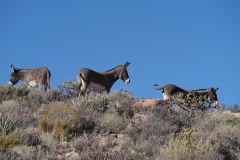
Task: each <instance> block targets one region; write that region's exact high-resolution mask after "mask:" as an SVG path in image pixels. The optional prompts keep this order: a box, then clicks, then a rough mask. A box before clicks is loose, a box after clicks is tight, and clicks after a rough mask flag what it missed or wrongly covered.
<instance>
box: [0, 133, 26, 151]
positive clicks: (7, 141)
mask: <svg viewBox="0 0 240 160" xmlns="http://www.w3.org/2000/svg"><path fill="white" fill-rule="evenodd" d="M21 144H22V142H21V141H20V140H19V139H18V138H16V137H15V136H12V135H1V136H0V146H1V147H2V148H4V149H9V148H13V147H14V146H18V145H21Z"/></svg>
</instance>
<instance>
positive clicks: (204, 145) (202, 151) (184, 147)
mask: <svg viewBox="0 0 240 160" xmlns="http://www.w3.org/2000/svg"><path fill="white" fill-rule="evenodd" d="M190 130H191V129H190ZM186 131H187V132H186ZM191 134H192V132H189V130H184V131H182V132H181V133H179V134H178V135H177V136H175V137H172V138H171V139H170V140H169V142H168V143H167V144H166V145H165V146H164V147H160V153H159V156H158V158H159V159H166V160H168V159H172V160H190V159H199V160H200V159H202V160H204V159H216V160H217V159H219V158H220V156H219V155H218V154H216V148H217V146H216V145H213V144H212V143H211V141H209V140H208V139H202V138H199V137H198V139H194V138H193V137H192V135H191Z"/></svg>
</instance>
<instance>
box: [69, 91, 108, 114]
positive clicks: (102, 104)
mask: <svg viewBox="0 0 240 160" xmlns="http://www.w3.org/2000/svg"><path fill="white" fill-rule="evenodd" d="M108 101H109V95H108V94H106V93H91V94H89V95H86V96H84V97H83V96H80V97H78V98H75V99H73V100H72V104H73V105H74V106H75V107H76V108H77V109H80V110H81V108H92V109H93V110H95V111H98V112H101V113H102V112H105V111H106V110H107V109H108V108H109V106H108Z"/></svg>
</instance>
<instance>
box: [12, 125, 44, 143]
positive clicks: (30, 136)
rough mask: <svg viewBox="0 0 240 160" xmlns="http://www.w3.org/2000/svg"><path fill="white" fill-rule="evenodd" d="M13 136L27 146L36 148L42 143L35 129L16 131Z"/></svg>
mask: <svg viewBox="0 0 240 160" xmlns="http://www.w3.org/2000/svg"><path fill="white" fill-rule="evenodd" d="M13 135H14V136H15V137H17V138H18V139H20V140H21V141H22V142H23V143H24V144H25V145H28V146H37V145H40V144H41V143H42V142H41V139H40V135H39V133H38V132H37V130H36V129H35V128H27V129H17V130H15V131H14V133H13Z"/></svg>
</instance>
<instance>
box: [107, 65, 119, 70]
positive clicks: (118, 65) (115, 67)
mask: <svg viewBox="0 0 240 160" xmlns="http://www.w3.org/2000/svg"><path fill="white" fill-rule="evenodd" d="M120 66H121V65H118V66H116V67H114V68H112V69H109V70H107V71H105V72H111V71H113V70H114V69H117V68H118V67H120Z"/></svg>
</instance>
